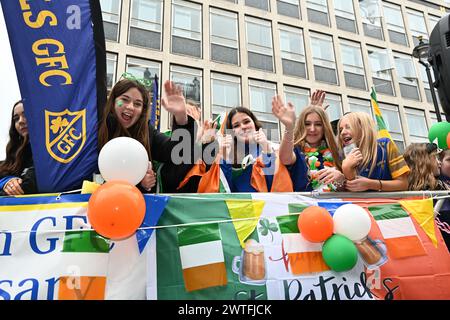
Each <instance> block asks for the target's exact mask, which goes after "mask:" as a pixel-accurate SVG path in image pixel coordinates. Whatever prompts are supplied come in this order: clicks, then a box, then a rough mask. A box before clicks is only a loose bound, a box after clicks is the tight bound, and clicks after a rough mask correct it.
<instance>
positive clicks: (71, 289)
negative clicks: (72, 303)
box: [58, 276, 106, 300]
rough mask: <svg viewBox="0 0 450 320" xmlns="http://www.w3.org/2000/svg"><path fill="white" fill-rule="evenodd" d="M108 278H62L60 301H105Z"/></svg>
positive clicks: (60, 280)
mask: <svg viewBox="0 0 450 320" xmlns="http://www.w3.org/2000/svg"><path fill="white" fill-rule="evenodd" d="M105 289H106V277H87V276H81V277H74V276H68V277H61V278H60V279H59V291H58V300H104V299H105Z"/></svg>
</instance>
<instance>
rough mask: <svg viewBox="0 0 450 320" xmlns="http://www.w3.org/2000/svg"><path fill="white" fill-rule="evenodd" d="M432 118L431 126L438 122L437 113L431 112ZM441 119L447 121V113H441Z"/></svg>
mask: <svg viewBox="0 0 450 320" xmlns="http://www.w3.org/2000/svg"><path fill="white" fill-rule="evenodd" d="M430 118H431V125H433V124H435V123H437V122H438V121H437V117H436V113H435V112H430ZM441 118H442V120H443V121H445V113H441Z"/></svg>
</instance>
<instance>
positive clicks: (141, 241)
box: [136, 194, 169, 253]
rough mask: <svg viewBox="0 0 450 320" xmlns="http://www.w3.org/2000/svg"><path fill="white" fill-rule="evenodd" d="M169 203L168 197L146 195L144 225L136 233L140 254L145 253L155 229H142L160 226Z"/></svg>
mask: <svg viewBox="0 0 450 320" xmlns="http://www.w3.org/2000/svg"><path fill="white" fill-rule="evenodd" d="M167 202H169V197H168V196H161V195H150V194H146V195H145V206H146V210H145V217H144V221H143V222H142V225H141V226H140V227H139V229H138V230H137V231H136V240H137V243H138V248H139V253H142V251H144V249H145V246H146V245H147V242H148V240H149V239H150V237H151V236H152V233H153V229H141V228H148V227H154V226H156V225H157V224H158V221H159V218H161V215H162V213H163V212H164V209H165V208H166V205H167Z"/></svg>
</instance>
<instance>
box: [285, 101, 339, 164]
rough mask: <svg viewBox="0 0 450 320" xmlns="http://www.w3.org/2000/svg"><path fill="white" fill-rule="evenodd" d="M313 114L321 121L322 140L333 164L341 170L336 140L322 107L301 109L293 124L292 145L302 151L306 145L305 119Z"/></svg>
mask: <svg viewBox="0 0 450 320" xmlns="http://www.w3.org/2000/svg"><path fill="white" fill-rule="evenodd" d="M311 113H315V114H317V115H318V116H319V118H320V121H322V126H323V135H324V137H323V138H322V139H324V140H325V142H326V144H327V146H328V148H330V150H331V154H332V155H333V159H334V164H335V165H336V167H337V168H338V169H339V170H341V161H340V159H339V153H338V148H337V145H336V140H335V137H334V134H333V129H332V128H331V123H330V119H329V118H328V115H327V114H326V113H325V111H324V110H323V108H322V107H318V106H308V107H306V108H305V109H303V111H302V113H300V116H299V117H298V119H297V123H296V124H295V130H294V145H295V146H299V147H300V149H302V150H303V149H304V148H305V145H306V135H307V131H306V118H307V117H308V116H309V115H310V114H311Z"/></svg>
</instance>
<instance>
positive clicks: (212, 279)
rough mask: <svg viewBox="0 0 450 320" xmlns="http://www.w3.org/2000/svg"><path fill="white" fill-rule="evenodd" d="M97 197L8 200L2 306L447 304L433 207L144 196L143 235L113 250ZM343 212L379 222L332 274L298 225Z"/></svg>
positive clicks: (258, 196) (445, 262)
mask: <svg viewBox="0 0 450 320" xmlns="http://www.w3.org/2000/svg"><path fill="white" fill-rule="evenodd" d="M89 197H90V195H62V196H53V197H51V196H42V197H19V198H10V197H5V198H0V266H1V267H0V300H1V299H5V300H9V299H17V300H19V299H20V300H24V299H27V300H29V299H48V300H53V299H77V300H82V299H163V300H164V299H170V300H174V299H175V300H178V299H188V300H192V299H208V300H211V299H221V300H265V299H270V300H276V299H282V300H357V299H363V300H371V299H381V300H383V299H450V254H449V252H448V250H447V248H446V246H445V243H444V241H443V239H442V237H441V234H440V232H439V230H437V232H435V231H436V226H435V224H434V220H433V218H434V213H433V206H432V201H433V200H432V199H420V200H418V199H417V198H412V199H408V198H403V199H400V200H399V199H394V198H393V199H381V198H380V199H373V200H371V199H367V198H365V199H362V198H361V199H322V200H320V201H318V200H317V199H314V198H312V197H307V196H302V195H299V194H280V193H272V194H269V193H254V194H185V195H183V194H179V195H173V196H162V195H145V202H146V217H145V219H144V223H143V224H142V226H141V228H142V229H141V230H140V231H139V232H138V234H137V236H131V237H129V238H128V239H125V240H121V241H110V240H108V239H105V238H103V237H101V236H99V235H98V234H97V233H96V232H95V231H94V230H91V227H90V225H89V221H88V219H87V201H88V200H89ZM345 203H353V204H356V205H359V206H361V207H362V208H364V209H365V210H366V211H367V213H368V214H370V217H371V221H372V227H371V231H370V233H369V238H370V239H371V240H370V241H368V240H367V241H366V240H365V241H364V243H365V245H364V247H361V248H363V249H362V251H359V254H358V260H357V263H356V265H355V266H354V267H353V268H352V269H351V270H347V271H345V272H335V271H333V270H330V268H329V267H328V266H327V265H326V263H325V261H324V259H323V258H322V248H323V244H322V243H310V242H308V241H307V240H306V239H304V238H303V237H302V235H301V232H300V230H299V229H298V227H297V220H298V217H299V215H301V214H302V212H303V209H304V208H307V207H308V206H311V205H319V206H322V207H324V208H327V209H328V210H330V211H333V210H335V209H336V208H338V207H339V206H340V205H342V204H345ZM150 231H152V232H150ZM359 246H360V245H358V247H359ZM382 248H387V250H385V249H383V250H382ZM360 250H361V249H360ZM381 258H383V259H381ZM377 261H382V262H383V264H382V265H374V263H375V262H377ZM369 263H371V264H369Z"/></svg>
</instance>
